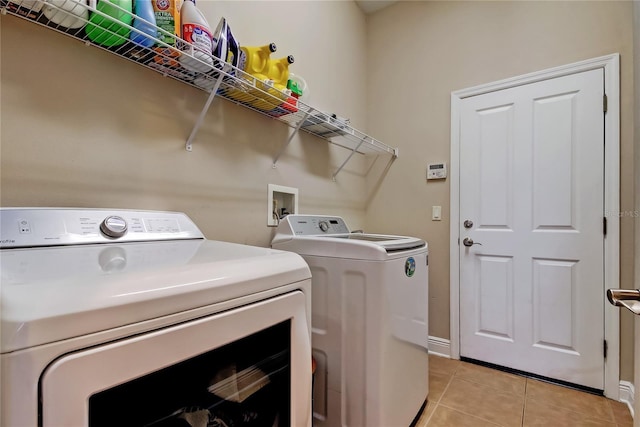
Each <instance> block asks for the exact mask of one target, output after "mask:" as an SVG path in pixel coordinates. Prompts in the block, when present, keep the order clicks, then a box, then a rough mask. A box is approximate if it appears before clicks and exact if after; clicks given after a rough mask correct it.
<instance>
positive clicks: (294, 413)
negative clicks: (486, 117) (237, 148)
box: [0, 208, 312, 427]
mask: <svg viewBox="0 0 640 427" xmlns="http://www.w3.org/2000/svg"><path fill="white" fill-rule="evenodd" d="M0 248H1V249H0V263H1V265H0V266H1V274H2V277H1V281H2V286H1V290H0V292H1V293H0V304H1V310H0V311H1V316H0V319H1V325H0V326H1V329H0V331H1V336H0V345H1V346H0V357H1V358H0V368H1V376H0V380H1V388H0V390H1V398H0V425H3V426H42V427H51V426H74V427H80V426H91V427H100V426H117V425H127V426H147V425H148V426H155V427H161V426H185V427H188V426H195V425H238V424H242V425H244V426H269V427H271V426H281V427H285V426H286V427H288V426H310V425H311V382H312V381H311V380H312V378H311V344H310V339H311V330H310V313H309V309H308V307H309V305H310V284H311V280H310V277H311V276H310V272H309V269H308V267H307V265H306V263H305V262H304V261H303V259H302V258H301V257H300V256H298V255H296V254H292V253H288V252H282V251H277V250H273V249H270V248H257V247H251V246H246V245H239V244H232V243H225V242H217V241H211V240H206V239H205V238H204V236H203V234H202V233H201V232H200V230H198V228H197V227H196V225H195V224H194V223H193V222H192V221H191V220H190V219H189V218H188V217H187V216H186V215H184V214H181V213H172V212H153V211H127V210H97V209H46V208H45V209H2V210H0Z"/></svg>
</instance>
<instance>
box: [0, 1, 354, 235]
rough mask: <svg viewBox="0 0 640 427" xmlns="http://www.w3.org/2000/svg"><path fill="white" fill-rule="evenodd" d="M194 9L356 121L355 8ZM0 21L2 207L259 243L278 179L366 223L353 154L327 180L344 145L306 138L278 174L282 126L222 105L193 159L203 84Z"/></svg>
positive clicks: (218, 5)
mask: <svg viewBox="0 0 640 427" xmlns="http://www.w3.org/2000/svg"><path fill="white" fill-rule="evenodd" d="M198 6H199V8H200V9H201V10H202V11H203V13H204V14H205V16H206V17H207V18H208V20H209V23H210V24H211V26H212V27H214V28H215V26H216V25H217V23H218V20H219V19H220V17H221V16H223V15H224V16H225V17H226V18H227V20H228V22H229V23H230V25H231V28H232V30H233V31H234V34H235V36H236V37H237V38H238V39H239V41H240V42H241V43H242V44H244V45H247V46H256V45H263V44H267V43H268V42H271V41H273V42H276V44H277V45H278V51H277V52H276V54H275V57H281V56H285V55H288V54H293V55H294V56H295V58H296V63H295V64H294V65H293V66H292V67H291V70H292V71H293V72H294V73H297V74H299V75H301V76H303V77H304V78H305V79H306V80H307V82H308V84H309V86H310V98H309V101H310V102H311V103H312V104H313V105H314V106H316V107H319V108H322V109H324V110H326V111H330V112H336V113H337V114H338V115H340V116H346V117H350V118H351V120H352V123H353V124H354V125H355V126H356V127H362V126H364V125H365V114H366V97H365V91H366V85H365V80H364V79H363V78H362V76H363V75H365V72H366V69H365V67H366V60H365V56H366V47H365V43H366V29H365V25H366V21H365V17H364V15H363V14H362V12H361V11H360V10H359V9H358V8H357V6H356V5H355V3H353V2H350V1H348V2H259V1H258V2H244V1H243V2H217V1H216V2H213V1H205V0H201V1H199V2H198ZM0 22H1V26H2V27H1V28H2V51H1V58H2V81H1V87H2V102H1V107H0V108H2V111H3V115H2V123H1V128H2V129H1V134H0V137H1V164H0V166H1V167H0V169H1V172H0V173H1V175H0V183H1V187H0V190H1V198H0V204H1V205H2V206H30V205H32V206H88V207H113V208H116V207H117V208H136V209H137V208H140V209H164V210H177V211H184V212H186V213H187V214H188V215H190V216H191V217H192V218H193V219H194V220H195V221H196V222H197V224H198V225H199V226H200V227H201V228H202V230H203V231H204V232H205V234H206V235H207V237H209V238H211V239H219V240H227V241H233V242H240V243H247V244H254V245H260V246H268V245H269V243H270V241H271V237H272V232H273V230H274V229H273V228H268V227H267V226H266V221H267V218H266V211H267V184H268V183H273V184H280V185H286V186H292V187H297V188H299V191H300V205H299V206H300V210H301V212H302V213H332V214H338V215H343V216H344V217H345V218H346V219H347V221H348V223H349V224H350V225H351V226H352V227H353V228H360V227H361V226H362V221H363V217H364V212H365V203H366V202H365V199H366V195H365V176H364V172H362V171H363V170H364V167H363V162H362V159H360V158H356V159H354V160H353V161H351V162H350V163H349V164H348V165H347V167H346V168H345V170H344V171H343V172H341V173H340V175H339V176H338V178H337V182H333V181H332V180H331V176H332V173H333V171H334V170H335V169H336V167H337V166H339V165H340V164H341V163H342V161H343V160H344V159H345V158H346V157H347V155H348V154H349V152H348V151H347V150H345V149H343V148H338V147H335V146H330V145H329V144H327V143H326V142H324V140H321V139H318V138H316V137H312V136H310V135H307V134H301V135H300V136H299V137H296V138H295V139H294V140H293V141H292V143H291V144H290V146H289V147H288V148H287V150H286V151H285V153H284V155H283V156H282V157H281V159H280V160H279V162H278V165H277V168H276V169H273V168H272V159H273V157H274V156H275V155H276V153H277V152H278V151H279V149H280V148H281V147H282V146H283V144H284V143H285V142H286V139H287V136H288V132H289V131H290V130H289V128H288V127H287V126H284V125H282V124H281V123H278V122H276V121H273V120H271V119H268V118H266V117H264V116H262V115H259V114H257V113H255V112H252V111H249V110H247V109H245V108H242V107H239V106H236V105H234V104H232V103H230V102H227V101H224V100H221V99H218V100H216V101H214V103H213V104H212V107H211V109H210V111H209V113H208V114H207V116H206V120H205V124H204V125H203V127H202V129H201V130H200V132H199V134H198V135H197V138H196V140H195V142H194V148H193V152H191V153H188V152H186V151H185V149H184V144H185V141H186V138H187V136H188V135H189V133H190V131H191V128H192V125H193V124H194V123H195V120H196V117H197V115H198V114H199V112H200V109H201V108H202V106H203V105H204V102H205V100H206V94H205V92H203V91H199V90H197V89H194V88H191V87H189V86H187V85H184V84H181V83H179V82H176V81H174V80H172V79H169V78H164V77H162V76H161V75H160V74H157V73H154V72H152V71H149V70H147V69H144V68H142V67H139V66H137V65H136V64H134V63H131V62H128V61H126V60H122V59H120V58H117V57H115V56H113V55H110V54H108V53H106V52H104V51H101V50H100V49H96V48H89V47H86V46H84V45H83V44H82V43H78V42H76V41H74V40H72V39H69V38H67V37H65V36H62V35H60V34H57V33H55V32H53V31H49V30H47V29H44V28H41V27H38V26H36V25H33V24H32V23H29V22H26V21H23V20H20V19H17V18H15V17H11V16H2V18H1V21H0ZM278 55H280V56H278ZM358 157H360V156H358Z"/></svg>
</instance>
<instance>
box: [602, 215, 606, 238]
mask: <svg viewBox="0 0 640 427" xmlns="http://www.w3.org/2000/svg"><path fill="white" fill-rule="evenodd" d="M602 233H603V234H604V235H605V236H606V235H607V217H606V216H605V217H602Z"/></svg>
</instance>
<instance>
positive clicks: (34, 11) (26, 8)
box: [0, 0, 44, 20]
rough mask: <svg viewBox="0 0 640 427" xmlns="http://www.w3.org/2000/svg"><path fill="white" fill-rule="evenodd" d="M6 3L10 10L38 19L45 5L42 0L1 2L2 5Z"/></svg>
mask: <svg viewBox="0 0 640 427" xmlns="http://www.w3.org/2000/svg"><path fill="white" fill-rule="evenodd" d="M5 4H6V7H7V10H8V11H9V12H11V13H15V14H17V15H20V16H24V17H25V18H29V19H34V20H35V19H38V17H39V16H40V14H41V13H42V7H43V6H44V2H43V1H42V0H15V1H10V2H8V3H7V2H5V1H4V0H3V1H2V2H0V6H4V5H5Z"/></svg>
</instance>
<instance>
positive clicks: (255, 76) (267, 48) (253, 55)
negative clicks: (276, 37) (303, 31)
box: [240, 43, 277, 111]
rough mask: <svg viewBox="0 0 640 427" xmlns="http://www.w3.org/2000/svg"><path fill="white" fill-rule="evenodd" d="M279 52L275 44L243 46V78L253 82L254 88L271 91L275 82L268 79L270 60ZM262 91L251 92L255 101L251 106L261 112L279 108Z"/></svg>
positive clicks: (253, 90) (241, 49)
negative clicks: (272, 55)
mask: <svg viewBox="0 0 640 427" xmlns="http://www.w3.org/2000/svg"><path fill="white" fill-rule="evenodd" d="M276 50H277V47H276V44H275V43H269V44H267V45H264V46H256V47H253V46H241V47H240V51H241V52H242V53H241V58H242V62H243V64H242V65H243V67H242V69H243V71H244V72H245V73H246V74H243V75H242V76H243V78H244V79H245V80H248V81H249V82H251V84H252V85H253V86H255V87H256V88H257V89H260V90H262V91H265V92H267V91H269V89H270V88H272V87H273V82H272V81H270V80H269V77H267V73H268V71H269V59H270V56H271V54H272V53H274V52H275V51H276ZM260 90H255V89H252V90H251V92H250V93H251V94H252V95H253V96H254V99H253V100H251V102H250V104H251V106H252V107H255V108H257V109H259V110H264V111H269V110H272V109H273V108H275V107H276V106H277V102H274V99H272V98H271V97H270V96H269V95H266V94H265V93H263V92H261V91H260Z"/></svg>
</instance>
